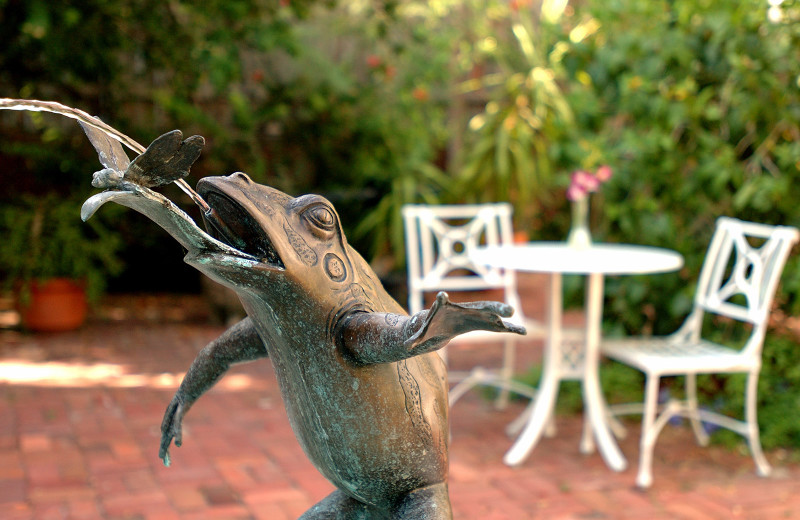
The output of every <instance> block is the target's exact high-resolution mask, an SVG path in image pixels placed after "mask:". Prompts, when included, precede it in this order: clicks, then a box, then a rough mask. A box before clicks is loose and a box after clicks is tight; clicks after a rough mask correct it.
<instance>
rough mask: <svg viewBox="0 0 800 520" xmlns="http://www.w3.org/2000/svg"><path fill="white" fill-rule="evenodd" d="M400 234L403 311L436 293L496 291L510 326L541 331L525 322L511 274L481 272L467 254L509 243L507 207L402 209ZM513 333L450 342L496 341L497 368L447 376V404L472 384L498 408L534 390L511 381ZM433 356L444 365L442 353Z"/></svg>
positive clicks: (471, 335)
mask: <svg viewBox="0 0 800 520" xmlns="http://www.w3.org/2000/svg"><path fill="white" fill-rule="evenodd" d="M402 211H403V219H404V224H405V233H406V262H407V264H408V306H409V312H410V313H415V312H419V311H421V310H423V309H424V308H425V295H426V294H434V293H435V292H438V291H447V292H450V293H452V292H454V291H476V290H484V289H501V290H502V291H503V301H504V302H505V303H508V304H509V305H511V306H512V307H514V309H515V313H514V316H513V317H511V318H510V321H512V322H515V323H518V324H524V325H525V326H526V327H527V328H528V334H529V335H530V334H531V333H532V329H533V328H535V329H536V330H537V331H538V330H542V327H541V326H540V325H538V326H537V325H536V324H534V323H532V322H530V321H529V320H526V319H525V317H524V315H523V313H522V308H521V305H520V299H519V294H518V292H517V279H516V273H515V272H514V271H513V270H508V269H499V268H493V267H486V266H483V265H479V264H476V263H474V262H473V261H472V260H471V258H470V251H471V250H473V249H474V248H476V247H479V246H496V245H510V244H512V243H513V228H512V223H511V215H512V208H511V205H510V204H508V203H503V202H501V203H491V204H463V205H430V206H428V205H418V204H410V205H406V206H404V207H403V210H402ZM516 339H517V337H516V335H514V334H496V333H484V332H470V333H468V334H465V335H462V336H459V338H456V340H454V341H455V342H463V341H473V342H481V343H491V342H495V343H497V342H498V341H502V342H503V344H504V348H503V366H502V368H500V369H499V370H494V371H493V370H488V369H483V368H481V367H476V368H474V369H473V370H471V371H469V372H467V373H460V372H453V371H449V379H450V381H451V382H457V383H458V384H457V385H456V386H455V387H454V388H453V389H452V390H451V392H450V404H451V405H452V404H453V403H455V401H457V400H458V399H459V398H460V397H461V396H462V395H464V393H465V392H466V391H468V390H469V389H470V388H472V387H474V386H478V385H490V386H496V387H498V388H500V389H501V393H500V396H499V398H498V406H503V405H504V404H505V403H506V402H507V399H508V392H509V391H513V392H515V393H520V394H523V395H526V396H529V397H533V395H535V391H534V390H533V389H532V388H530V387H528V386H526V385H520V384H519V383H516V382H514V381H513V380H512V375H513V364H514V357H515V342H516ZM439 354H440V355H441V356H442V358H443V359H444V360H445V362H447V348H444V349H441V350H440V351H439Z"/></svg>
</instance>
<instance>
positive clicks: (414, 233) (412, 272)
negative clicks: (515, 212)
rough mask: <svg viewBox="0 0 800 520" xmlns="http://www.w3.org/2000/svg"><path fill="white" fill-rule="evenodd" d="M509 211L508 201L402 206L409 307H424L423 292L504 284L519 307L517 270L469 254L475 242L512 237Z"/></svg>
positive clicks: (495, 241) (497, 242)
mask: <svg viewBox="0 0 800 520" xmlns="http://www.w3.org/2000/svg"><path fill="white" fill-rule="evenodd" d="M511 213H512V209H511V205H510V204H507V203H496V204H474V205H442V206H424V205H407V206H405V207H404V208H403V218H404V219H405V226H406V227H405V229H406V252H407V262H408V277H409V280H408V283H409V302H408V304H409V312H411V313H415V312H419V311H421V310H422V309H423V308H424V305H425V302H424V295H425V293H428V292H433V291H440V290H442V291H469V290H481V289H503V290H505V291H507V292H508V296H507V297H506V298H507V299H506V302H507V303H509V304H510V305H512V306H514V308H515V309H516V310H517V313H520V312H521V311H520V308H519V307H520V306H519V296H518V295H517V288H516V283H517V282H516V273H515V272H514V271H513V270H508V269H498V268H493V267H485V266H482V265H478V264H475V263H474V262H473V261H472V260H471V259H470V256H469V252H470V250H472V249H474V248H476V247H479V246H490V245H491V246H494V245H502V244H511V243H512V237H513V232H512V224H511Z"/></svg>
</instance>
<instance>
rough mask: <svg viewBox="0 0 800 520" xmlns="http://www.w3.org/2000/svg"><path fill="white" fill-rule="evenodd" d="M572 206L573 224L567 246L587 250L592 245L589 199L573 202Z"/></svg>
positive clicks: (584, 198)
mask: <svg viewBox="0 0 800 520" xmlns="http://www.w3.org/2000/svg"><path fill="white" fill-rule="evenodd" d="M570 205H571V211H572V223H571V227H570V230H569V235H567V244H569V246H570V247H574V248H577V249H586V248H588V247H589V246H591V245H592V235H591V233H590V232H589V197H588V196H586V197H583V198H580V199H577V200H573V201H572V202H571V203H570Z"/></svg>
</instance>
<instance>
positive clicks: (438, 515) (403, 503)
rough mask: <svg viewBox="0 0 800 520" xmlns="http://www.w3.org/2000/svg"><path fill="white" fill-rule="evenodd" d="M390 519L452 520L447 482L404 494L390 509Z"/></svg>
mask: <svg viewBox="0 0 800 520" xmlns="http://www.w3.org/2000/svg"><path fill="white" fill-rule="evenodd" d="M391 518H392V520H401V519H409V518H413V519H414V520H452V518H453V510H452V509H451V507H450V496H449V495H448V493H447V483H445V482H442V483H440V484H434V485H432V486H428V487H424V488H420V489H415V490H414V491H412V492H411V493H409V494H407V495H406V496H404V497H403V498H402V499H401V500H400V501H399V502H398V503H397V505H396V506H395V507H394V508H393V509H392V514H391Z"/></svg>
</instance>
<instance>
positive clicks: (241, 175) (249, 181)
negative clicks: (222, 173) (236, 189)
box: [231, 172, 253, 184]
mask: <svg viewBox="0 0 800 520" xmlns="http://www.w3.org/2000/svg"><path fill="white" fill-rule="evenodd" d="M231 178H232V179H234V180H237V181H241V182H244V183H247V184H252V183H253V180H252V179H251V178H250V177H248V175H247V174H246V173H243V172H236V173H233V174H231Z"/></svg>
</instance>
